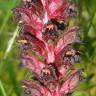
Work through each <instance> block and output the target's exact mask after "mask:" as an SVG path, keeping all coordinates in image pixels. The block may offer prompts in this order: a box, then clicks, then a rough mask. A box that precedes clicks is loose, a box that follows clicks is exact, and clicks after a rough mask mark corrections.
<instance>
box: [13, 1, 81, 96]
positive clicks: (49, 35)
mask: <svg viewBox="0 0 96 96" xmlns="http://www.w3.org/2000/svg"><path fill="white" fill-rule="evenodd" d="M13 12H14V13H15V19H16V20H18V21H19V23H21V26H20V27H21V33H20V36H18V37H17V42H18V43H19V44H20V49H21V52H20V57H21V61H22V63H23V65H24V66H25V67H27V68H28V69H29V70H30V71H31V72H32V74H33V79H32V80H23V81H22V84H23V86H22V87H23V93H22V95H23V96H69V95H71V93H72V92H73V91H74V89H75V88H76V87H77V85H78V84H79V82H80V81H81V80H82V70H81V69H79V70H78V69H75V68H73V65H74V64H75V63H77V62H79V58H80V53H79V52H78V50H76V49H74V48H73V47H72V44H73V43H79V42H81V41H80V36H79V35H80V34H79V33H80V28H79V27H78V26H75V27H72V28H68V20H69V18H70V17H75V16H76V15H77V10H76V9H75V5H74V4H70V3H69V2H68V0H24V5H23V6H21V7H17V8H15V9H13ZM39 57H42V58H43V59H42V60H40V58H39ZM69 72H70V74H69ZM61 81H62V82H61Z"/></svg>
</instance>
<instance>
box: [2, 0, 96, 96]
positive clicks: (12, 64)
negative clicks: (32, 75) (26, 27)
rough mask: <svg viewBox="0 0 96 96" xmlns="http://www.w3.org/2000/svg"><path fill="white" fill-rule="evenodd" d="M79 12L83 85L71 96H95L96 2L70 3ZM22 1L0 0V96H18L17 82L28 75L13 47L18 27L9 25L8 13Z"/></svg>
mask: <svg viewBox="0 0 96 96" xmlns="http://www.w3.org/2000/svg"><path fill="white" fill-rule="evenodd" d="M72 1H73V2H76V3H77V5H78V8H79V18H78V22H79V23H78V24H79V25H80V26H81V28H82V29H83V30H82V31H83V32H82V38H83V41H84V44H83V45H80V46H79V47H80V48H81V49H83V50H84V52H83V56H82V58H81V62H80V66H79V67H83V68H84V69H85V72H84V76H85V81H84V82H83V83H81V84H80V86H79V88H77V90H76V91H75V92H74V93H73V96H96V31H95V30H96V0H72ZM20 2H21V0H0V96H20V92H21V88H20V86H21V85H20V81H21V80H22V79H24V78H25V76H26V74H27V71H26V69H24V68H22V64H21V62H20V61H19V49H18V46H17V44H16V40H15V38H16V35H17V34H18V31H17V29H18V27H17V24H15V23H14V22H13V21H12V16H13V14H12V11H11V9H12V8H14V7H15V6H17V5H19V4H20Z"/></svg>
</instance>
